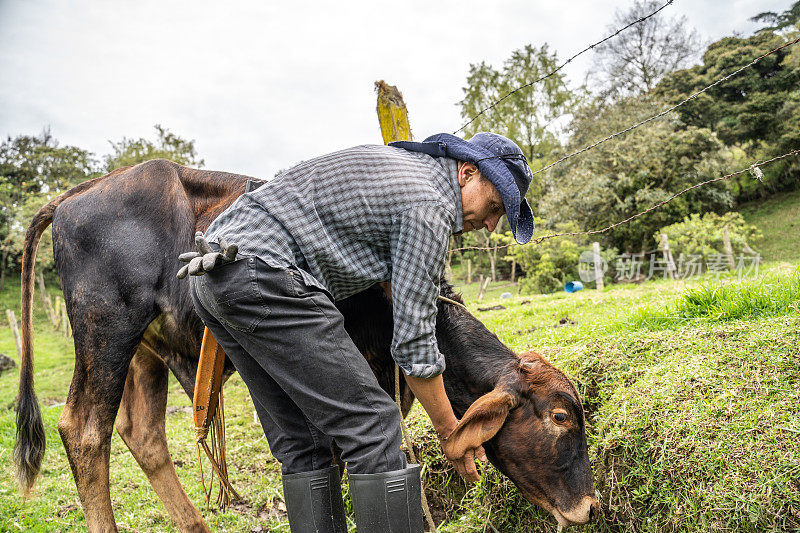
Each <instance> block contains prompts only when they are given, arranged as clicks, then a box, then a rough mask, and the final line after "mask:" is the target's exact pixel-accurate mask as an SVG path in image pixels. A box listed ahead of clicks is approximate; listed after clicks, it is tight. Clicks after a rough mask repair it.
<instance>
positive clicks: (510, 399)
mask: <svg viewBox="0 0 800 533" xmlns="http://www.w3.org/2000/svg"><path fill="white" fill-rule="evenodd" d="M517 401H518V400H517V397H516V396H515V395H514V394H512V393H510V392H509V391H507V390H506V389H501V388H496V389H494V390H493V391H491V392H488V393H486V394H484V395H483V396H481V397H480V398H478V399H477V400H475V403H473V404H472V405H470V407H469V409H467V412H466V413H464V416H463V417H462V418H461V421H460V422H459V423H458V425H457V426H456V429H454V430H453V433H451V434H450V436H449V437H448V438H447V440H446V441H445V443H444V452H445V455H446V456H448V457H461V456H463V455H464V452H465V451H466V450H469V449H472V448H477V447H478V446H480V445H481V444H483V443H484V442H486V441H487V440H489V439H491V438H492V437H494V436H495V435H496V434H497V432H498V431H500V428H501V427H503V423H504V422H505V421H506V417H507V416H508V412H509V411H510V410H511V409H513V408H514V407H516V406H517Z"/></svg>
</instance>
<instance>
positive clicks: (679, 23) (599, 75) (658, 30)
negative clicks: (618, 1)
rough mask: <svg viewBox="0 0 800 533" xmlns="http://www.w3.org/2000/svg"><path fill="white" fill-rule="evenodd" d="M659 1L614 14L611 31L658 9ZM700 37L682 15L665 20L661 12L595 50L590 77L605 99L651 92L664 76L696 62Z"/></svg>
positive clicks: (638, 3)
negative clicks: (593, 64) (594, 61)
mask: <svg viewBox="0 0 800 533" xmlns="http://www.w3.org/2000/svg"><path fill="white" fill-rule="evenodd" d="M660 4H661V2H660V1H658V0H636V1H635V2H634V4H633V6H631V8H630V9H629V10H628V11H626V12H622V11H619V10H617V11H616V12H615V14H614V23H613V24H612V25H611V26H609V28H610V29H611V31H614V30H615V29H617V28H622V27H624V26H627V25H628V24H630V23H632V22H634V21H636V20H638V19H640V18H643V17H645V16H647V15H649V14H650V13H652V12H654V11H655V10H656V9H658V7H659V5H660ZM700 47H701V41H700V37H699V36H698V34H697V32H696V31H695V30H694V29H692V28H690V27H689V25H688V21H687V19H686V17H685V16H683V17H673V18H671V19H667V18H666V16H665V15H664V14H663V12H659V13H658V14H656V15H654V16H652V17H650V18H648V19H647V20H644V21H642V22H639V23H638V24H636V25H634V26H632V27H631V28H629V29H627V30H625V31H624V32H622V33H620V34H619V35H618V36H616V37H614V38H613V39H610V40H608V41H606V42H605V43H603V44H602V45H600V46H599V47H597V49H596V54H595V59H596V64H595V66H594V67H593V70H592V77H593V78H594V79H595V81H596V82H597V83H598V85H599V87H600V94H601V95H602V96H603V97H604V98H611V99H613V98H616V97H619V96H631V95H636V94H641V93H648V92H650V91H651V90H652V89H653V88H654V87H655V86H656V84H657V83H658V82H659V80H661V78H663V77H664V76H665V75H666V74H669V73H670V72H673V71H675V70H677V69H680V68H685V67H687V66H688V65H689V64H691V63H692V62H693V61H695V60H696V59H697V56H698V50H699V49H700Z"/></svg>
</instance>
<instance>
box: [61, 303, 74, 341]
mask: <svg viewBox="0 0 800 533" xmlns="http://www.w3.org/2000/svg"><path fill="white" fill-rule="evenodd" d="M61 327H62V332H63V333H64V336H65V337H69V336H70V335H71V334H72V328H71V327H70V325H69V317H68V316H67V302H65V301H64V300H61Z"/></svg>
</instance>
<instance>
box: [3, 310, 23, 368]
mask: <svg viewBox="0 0 800 533" xmlns="http://www.w3.org/2000/svg"><path fill="white" fill-rule="evenodd" d="M6 316H7V317H8V325H9V327H11V332H12V333H13V334H14V343H15V344H16V345H17V357H19V358H20V359H21V358H22V340H21V339H20V337H19V329H18V328H17V317H15V316H14V311H12V310H11V309H6Z"/></svg>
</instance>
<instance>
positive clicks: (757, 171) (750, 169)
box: [449, 149, 800, 252]
mask: <svg viewBox="0 0 800 533" xmlns="http://www.w3.org/2000/svg"><path fill="white" fill-rule="evenodd" d="M795 155H800V149H794V150H791V151H789V152H787V153H785V154H783V155H779V156H776V157H773V158H771V159H766V160H764V161H759V162H756V163H753V164H752V165H750V166H749V167H747V168H743V169H741V170H737V171H736V172H731V173H730V174H726V175H724V176H720V177H718V178H712V179H710V180H706V181H701V182H700V183H696V184H694V185H690V186H689V187H686V188H685V189H683V190H681V191H679V192H676V193H675V194H673V195H672V196H670V197H669V198H667V199H666V200H664V201H661V202H659V203H657V204H655V205H652V206H650V207H648V208H647V209H645V210H644V211H641V212H639V213H636V214H635V215H631V216H629V217H628V218H626V219H625V220H620V221H619V222H616V223H614V224H611V225H610V226H606V227H605V228H602V229H595V230H588V231H570V232H565V233H550V234H547V235H542V236H540V237H536V238H535V239H531V240H530V241H529V242H528V243H527V244H539V243H541V242H543V241H545V240H547V239H553V238H555V237H574V236H578V235H597V234H600V233H605V232H607V231H610V230H612V229H614V228H616V227H617V226H621V225H622V224H627V223H628V222H630V221H631V220H634V219H636V218H639V217H640V216H643V215H646V214H647V213H650V212H651V211H654V210H656V209H658V208H659V207H661V206H662V205H664V204H666V203H668V202H671V201H672V200H674V199H675V198H677V197H678V196H680V195H682V194H684V193H687V192H689V191H691V190H692V189H697V188H698V187H702V186H703V185H708V184H709V183H714V182H716V181H722V180H727V179H730V178H732V177H734V176H738V175H740V174H744V173H745V172H752V173H753V174H754V177H755V178H756V179H758V180H759V181H760V180H761V176H762V174H761V169H760V167H762V166H764V165H768V164H770V163H774V162H775V161H778V160H780V159H785V158H787V157H791V156H795ZM511 246H522V245H521V244H518V243H512V244H502V245H498V246H485V247H481V246H464V247H461V248H452V249H450V250H449V252H460V251H464V250H484V251H489V250H492V251H493V250H502V249H504V248H509V247H511Z"/></svg>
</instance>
